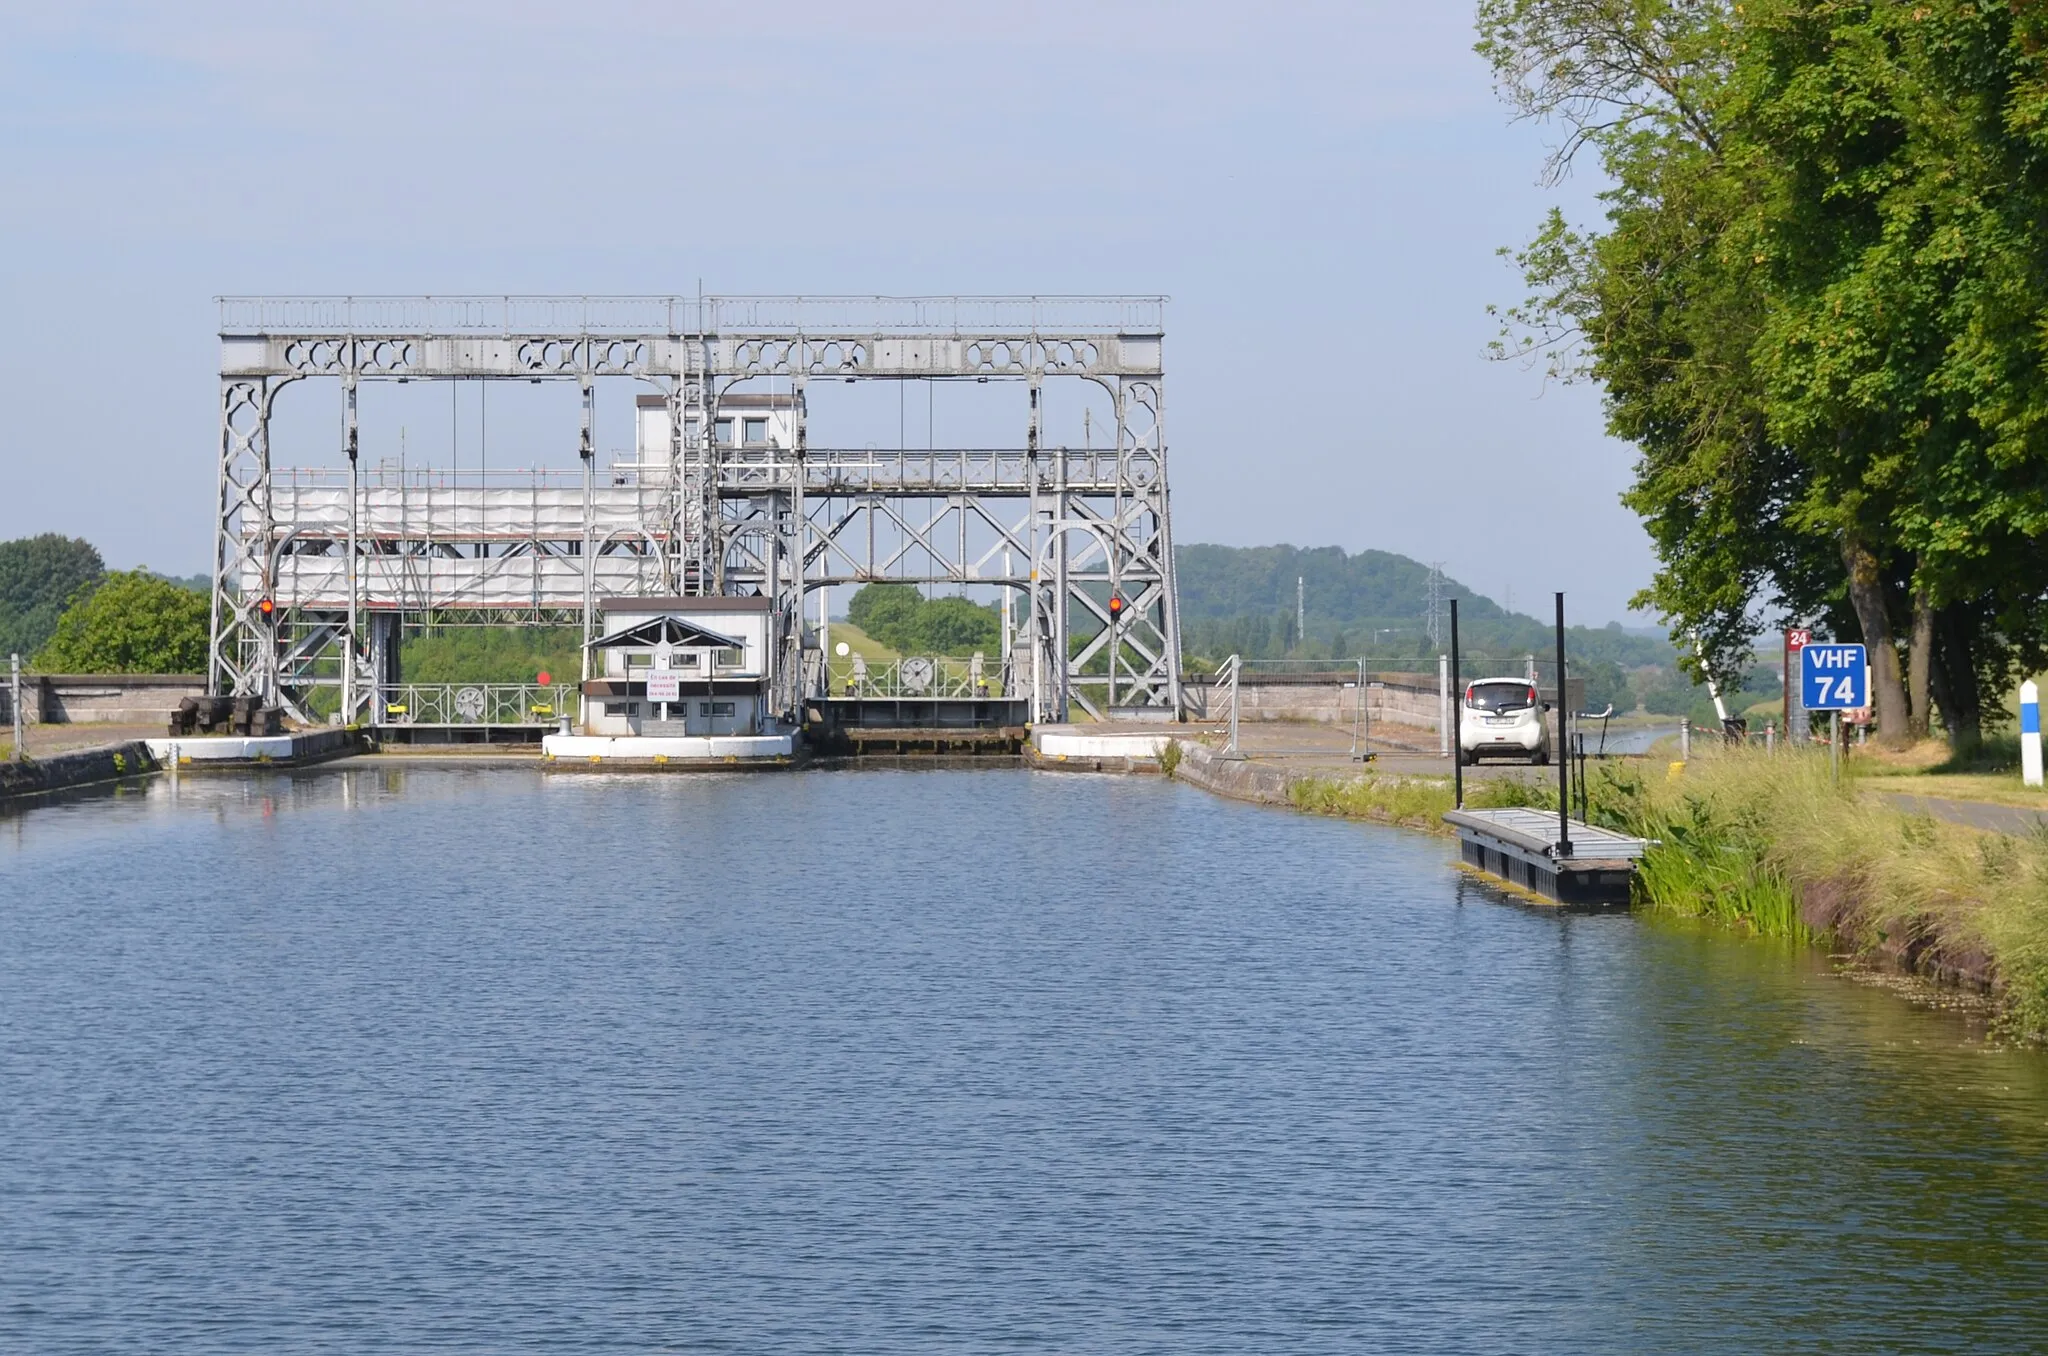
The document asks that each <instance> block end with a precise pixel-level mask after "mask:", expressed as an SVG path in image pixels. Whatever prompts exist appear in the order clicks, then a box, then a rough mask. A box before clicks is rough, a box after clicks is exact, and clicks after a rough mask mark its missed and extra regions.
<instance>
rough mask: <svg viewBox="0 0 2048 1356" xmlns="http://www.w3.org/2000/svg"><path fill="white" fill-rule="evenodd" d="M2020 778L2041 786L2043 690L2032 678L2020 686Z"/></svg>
mask: <svg viewBox="0 0 2048 1356" xmlns="http://www.w3.org/2000/svg"><path fill="white" fill-rule="evenodd" d="M2020 776H2021V778H2022V779H2023V780H2024V781H2025V782H2026V784H2027V785H2028V786H2039V785H2040V784H2041V689H2040V688H2039V687H2038V686H2036V685H2035V683H2034V680H2033V679H2031V678H2029V679H2027V681H2026V682H2024V683H2021V684H2020Z"/></svg>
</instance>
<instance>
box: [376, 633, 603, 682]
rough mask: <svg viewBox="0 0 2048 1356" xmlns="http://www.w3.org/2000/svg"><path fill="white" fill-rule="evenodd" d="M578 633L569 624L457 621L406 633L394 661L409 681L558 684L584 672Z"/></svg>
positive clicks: (581, 640) (575, 679)
mask: <svg viewBox="0 0 2048 1356" xmlns="http://www.w3.org/2000/svg"><path fill="white" fill-rule="evenodd" d="M582 646H583V633H582V631H580V630H579V629H577V628H575V627H571V626H529V627H499V626H462V627H449V628H447V629H445V630H440V631H436V632H434V633H433V634H432V635H412V636H408V637H406V639H405V641H404V643H403V645H402V646H401V647H400V649H399V656H398V666H399V671H400V672H401V673H402V674H403V675H404V677H405V681H406V682H408V683H530V682H532V681H533V680H534V677H535V675H537V674H539V673H540V672H542V671H543V670H545V671H546V672H547V673H548V674H549V675H550V676H551V677H552V678H553V679H554V680H555V681H556V682H558V683H574V682H576V681H577V680H578V679H579V678H580V677H582V674H583V661H582V659H581V657H580V656H581V654H582Z"/></svg>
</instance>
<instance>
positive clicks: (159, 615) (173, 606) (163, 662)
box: [35, 570, 208, 673]
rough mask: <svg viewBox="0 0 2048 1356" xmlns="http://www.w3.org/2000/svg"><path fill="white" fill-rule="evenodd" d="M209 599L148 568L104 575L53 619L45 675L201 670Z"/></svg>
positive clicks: (39, 660)
mask: <svg viewBox="0 0 2048 1356" xmlns="http://www.w3.org/2000/svg"><path fill="white" fill-rule="evenodd" d="M207 612H208V599H207V597H206V595H204V594H200V593H194V592H193V591H192V590H190V589H185V588H180V587H179V586H178V585H176V584H173V583H171V582H169V581H168V580H165V579H160V578H158V577H157V576H155V575H153V574H151V573H149V572H148V571H147V570H128V571H120V572H116V573H114V574H109V575H107V576H106V577H105V578H104V579H103V580H101V581H100V583H99V586H98V587H97V588H94V589H93V590H92V591H91V592H90V593H87V594H85V595H84V596H82V597H80V598H79V599H78V600H77V601H76V602H74V603H72V605H71V606H70V607H68V608H66V609H65V610H64V615H63V616H61V617H59V618H58V620H57V629H56V634H54V635H53V636H51V637H50V641H49V643H48V644H47V645H45V646H44V647H43V649H42V651H41V653H39V654H38V655H37V656H36V660H35V662H36V667H37V668H39V669H41V670H42V671H43V672H45V673H201V672H204V671H205V669H206V642H207Z"/></svg>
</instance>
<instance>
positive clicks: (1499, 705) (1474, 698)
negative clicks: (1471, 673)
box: [1465, 683, 1536, 711]
mask: <svg viewBox="0 0 2048 1356" xmlns="http://www.w3.org/2000/svg"><path fill="white" fill-rule="evenodd" d="M1535 704H1536V689H1535V688H1533V687H1530V686H1529V685H1528V684H1527V683H1474V684H1472V686H1470V687H1468V688H1466V689H1465V705H1467V706H1469V707H1471V708H1472V709H1473V710H1475V711H1519V710H1521V709H1522V708H1524V707H1528V706H1534V705H1535Z"/></svg>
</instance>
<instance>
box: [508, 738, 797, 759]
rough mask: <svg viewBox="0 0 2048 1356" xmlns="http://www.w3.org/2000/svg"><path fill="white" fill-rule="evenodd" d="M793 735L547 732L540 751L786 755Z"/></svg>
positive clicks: (613, 755) (562, 754)
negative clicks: (581, 733) (550, 733)
mask: <svg viewBox="0 0 2048 1356" xmlns="http://www.w3.org/2000/svg"><path fill="white" fill-rule="evenodd" d="M795 749H796V737H795V736H794V735H560V734H555V735H548V736H546V737H545V738H543V739H542V740H541V741H540V751H541V752H542V753H543V754H545V755H547V756H548V757H550V758H554V759H557V760H559V761H561V762H565V763H587V762H590V761H592V760H593V759H594V760H596V761H598V762H601V763H602V762H631V763H648V762H653V761H654V760H655V759H657V758H664V759H670V758H672V759H676V760H679V761H682V760H696V761H704V760H709V759H716V760H718V761H721V762H722V761H724V760H726V759H728V758H737V759H741V760H751V759H760V758H787V757H789V756H790V754H791V753H792V752H794V751H795Z"/></svg>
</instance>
